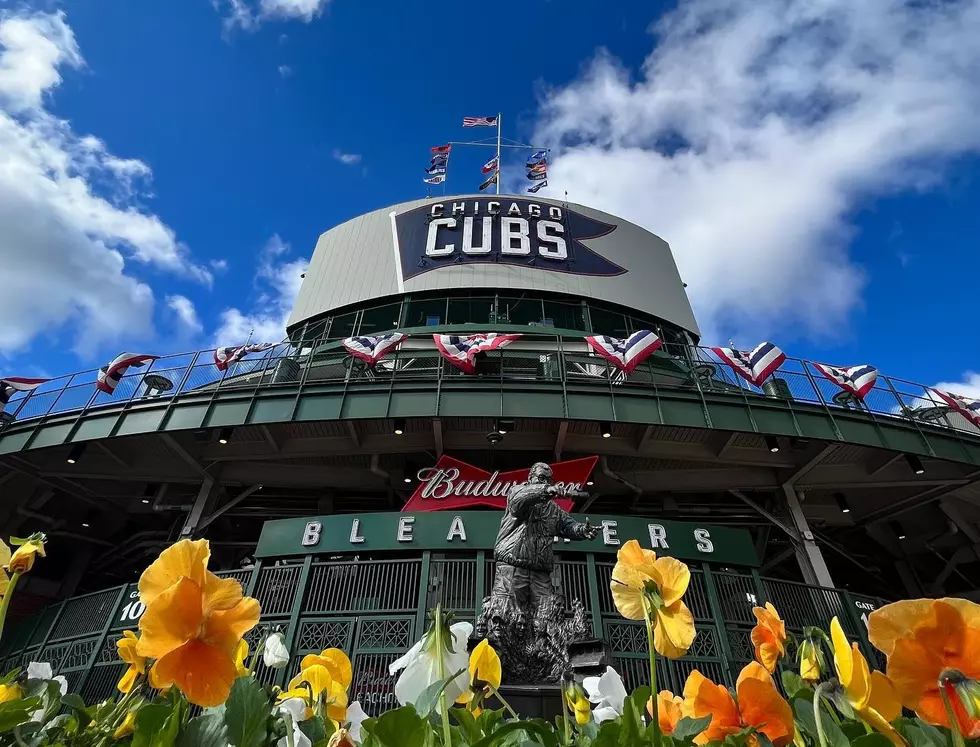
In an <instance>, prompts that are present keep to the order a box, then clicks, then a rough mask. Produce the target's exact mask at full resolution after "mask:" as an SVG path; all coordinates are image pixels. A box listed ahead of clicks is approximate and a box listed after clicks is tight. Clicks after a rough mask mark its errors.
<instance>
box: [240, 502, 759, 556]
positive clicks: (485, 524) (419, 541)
mask: <svg viewBox="0 0 980 747" xmlns="http://www.w3.org/2000/svg"><path fill="white" fill-rule="evenodd" d="M573 515H574V516H575V517H576V518H577V519H578V520H579V521H584V520H585V518H586V517H585V516H584V515H582V514H573ZM588 518H589V521H590V522H591V523H592V524H595V525H597V526H600V527H602V533H601V534H600V535H599V538H598V539H597V540H595V541H594V542H578V541H568V540H557V543H558V544H559V545H560V547H557V548H556V549H560V550H561V551H562V552H596V553H602V552H608V553H615V552H616V551H617V550H618V549H619V548H620V547H621V546H622V545H623V544H624V543H625V542H626V541H627V540H631V539H635V540H637V541H638V542H639V543H640V545H641V546H642V547H646V548H650V549H653V550H656V551H657V553H658V554H659V555H669V556H672V557H675V558H680V559H682V560H693V561H697V560H706V561H709V562H714V563H726V564H731V565H742V566H746V565H747V566H756V565H758V564H759V562H758V559H757V558H756V554H755V547H754V545H753V543H752V537H751V535H750V534H749V533H748V532H746V531H745V530H742V529H731V528H729V527H720V526H714V525H710V524H693V523H689V522H680V521H665V520H660V519H647V518H639V517H636V516H604V515H590V516H589V517H588ZM499 528H500V513H499V512H497V511H459V512H420V513H417V514H413V513H404V512H403V513H376V514H360V515H349V516H311V517H309V518H306V519H279V520H277V521H267V522H266V523H265V524H264V525H263V527H262V534H261V536H260V537H259V545H258V548H257V549H256V552H255V555H256V557H260V558H273V557H282V556H286V555H310V554H316V555H319V554H329V553H351V552H358V553H363V552H383V551H391V550H419V551H422V550H434V551H437V552H448V551H453V550H474V551H476V550H492V549H493V545H494V540H496V538H497V530H498V529H499Z"/></svg>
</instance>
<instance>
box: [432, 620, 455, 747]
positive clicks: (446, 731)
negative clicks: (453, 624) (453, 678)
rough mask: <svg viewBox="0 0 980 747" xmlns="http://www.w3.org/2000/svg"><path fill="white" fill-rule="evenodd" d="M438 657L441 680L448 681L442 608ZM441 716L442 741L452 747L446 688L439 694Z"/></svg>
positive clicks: (438, 630) (437, 633) (437, 641)
mask: <svg viewBox="0 0 980 747" xmlns="http://www.w3.org/2000/svg"><path fill="white" fill-rule="evenodd" d="M435 618H436V619H435V623H436V626H435V627H436V629H435V634H436V656H437V657H438V661H439V679H440V680H445V679H446V661H445V659H443V656H442V653H443V652H442V647H443V639H442V606H441V605H440V606H438V607H436V615H435ZM439 715H440V716H441V717H442V741H443V744H444V745H445V747H452V743H453V741H452V731H451V730H450V728H449V709H448V708H447V707H446V688H443V689H442V692H441V693H439Z"/></svg>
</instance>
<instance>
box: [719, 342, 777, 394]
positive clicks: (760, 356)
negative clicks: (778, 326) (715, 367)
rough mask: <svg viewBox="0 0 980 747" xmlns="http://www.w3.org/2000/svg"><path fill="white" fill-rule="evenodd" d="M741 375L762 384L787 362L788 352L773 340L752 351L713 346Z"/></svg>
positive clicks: (720, 356) (722, 358) (724, 360)
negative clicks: (777, 345)
mask: <svg viewBox="0 0 980 747" xmlns="http://www.w3.org/2000/svg"><path fill="white" fill-rule="evenodd" d="M711 352H713V353H714V354H715V355H717V356H718V357H719V358H720V359H721V360H722V361H723V362H724V363H727V364H728V365H729V366H731V367H732V370H734V371H735V373H737V374H738V375H739V376H741V377H742V378H743V379H745V380H746V381H748V382H749V383H750V384H754V385H755V386H762V382H764V381H765V380H766V379H767V378H769V376H770V375H771V374H772V373H773V372H774V371H776V370H777V369H778V368H779V367H780V366H781V365H783V363H785V362H786V354H785V353H784V352H783V351H782V350H780V349H779V348H777V347H776V346H775V345H773V344H772V343H771V342H763V343H761V344H760V345H758V346H757V347H756V348H755V350H753V351H752V352H751V353H746V352H745V351H743V350H738V349H737V348H735V347H734V346H733V347H730V348H711Z"/></svg>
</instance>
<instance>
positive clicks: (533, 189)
mask: <svg viewBox="0 0 980 747" xmlns="http://www.w3.org/2000/svg"><path fill="white" fill-rule="evenodd" d="M547 186H548V180H547V179H545V180H544V181H543V182H538V183H537V184H535V185H533V186H531V187H528V188H527V191H528V192H530V193H531V194H534V193H535V192H537V191H538V190H539V189H541V187H547Z"/></svg>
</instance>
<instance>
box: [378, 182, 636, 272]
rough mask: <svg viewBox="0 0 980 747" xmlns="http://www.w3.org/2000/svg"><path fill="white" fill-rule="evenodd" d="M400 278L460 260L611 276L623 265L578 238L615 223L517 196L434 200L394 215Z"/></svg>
mask: <svg viewBox="0 0 980 747" xmlns="http://www.w3.org/2000/svg"><path fill="white" fill-rule="evenodd" d="M395 224H396V232H397V235H398V251H399V254H400V260H401V269H402V278H403V279H405V280H408V279H409V278H412V277H415V276H416V275H421V274H422V273H424V272H428V271H429V270H436V269H439V268H440V267H448V266H450V265H460V264H486V263H497V264H504V265H520V266H525V267H534V268H538V269H541V270H550V271H552V272H566V273H571V274H574V275H594V276H600V277H613V276H615V275H622V274H623V273H624V272H626V269H625V268H623V267H620V266H619V265H617V264H616V263H615V262H611V261H609V260H608V259H606V258H605V257H603V256H601V255H600V254H598V253H596V252H595V251H593V250H592V249H590V248H589V247H587V246H586V245H585V244H583V243H582V241H586V240H588V239H595V238H599V237H600V236H606V235H608V234H610V233H612V232H613V231H615V230H616V226H614V225H610V224H609V223H603V222H602V221H598V220H594V219H592V218H588V217H586V216H584V215H582V214H580V213H576V212H574V211H572V210H569V209H568V208H564V207H560V206H558V205H548V204H541V203H537V202H533V201H530V200H522V199H501V198H499V197H498V198H496V199H489V198H488V199H471V200H460V201H458V202H449V201H447V202H436V203H433V204H430V205H423V206H422V207H419V208H416V209H415V210H409V211H408V212H406V213H402V214H401V215H399V216H397V217H396V219H395Z"/></svg>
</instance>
